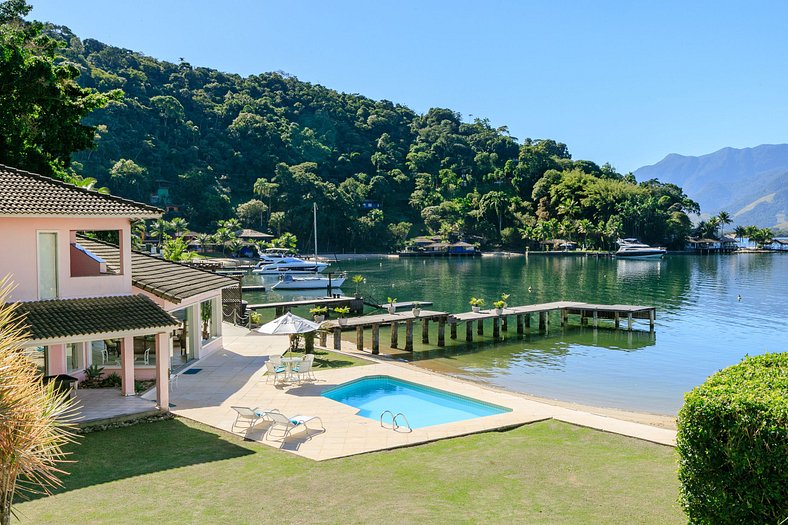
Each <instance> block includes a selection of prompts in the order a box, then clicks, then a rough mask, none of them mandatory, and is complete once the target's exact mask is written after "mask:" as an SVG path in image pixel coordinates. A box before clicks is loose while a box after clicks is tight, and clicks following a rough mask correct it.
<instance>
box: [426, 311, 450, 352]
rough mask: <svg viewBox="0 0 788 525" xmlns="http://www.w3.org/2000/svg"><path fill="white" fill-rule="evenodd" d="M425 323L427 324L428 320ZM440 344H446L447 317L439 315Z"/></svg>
mask: <svg viewBox="0 0 788 525" xmlns="http://www.w3.org/2000/svg"><path fill="white" fill-rule="evenodd" d="M424 324H427V320H426V319H425V320H424ZM438 346H446V318H445V317H439V318H438Z"/></svg>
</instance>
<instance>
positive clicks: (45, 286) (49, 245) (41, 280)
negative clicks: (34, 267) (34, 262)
mask: <svg viewBox="0 0 788 525" xmlns="http://www.w3.org/2000/svg"><path fill="white" fill-rule="evenodd" d="M38 298H39V299H56V298H57V233H54V232H38Z"/></svg>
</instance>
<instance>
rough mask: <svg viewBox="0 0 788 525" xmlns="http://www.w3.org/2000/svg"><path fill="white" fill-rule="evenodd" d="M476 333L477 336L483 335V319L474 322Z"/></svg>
mask: <svg viewBox="0 0 788 525" xmlns="http://www.w3.org/2000/svg"><path fill="white" fill-rule="evenodd" d="M476 333H477V334H478V335H484V319H479V320H478V321H476Z"/></svg>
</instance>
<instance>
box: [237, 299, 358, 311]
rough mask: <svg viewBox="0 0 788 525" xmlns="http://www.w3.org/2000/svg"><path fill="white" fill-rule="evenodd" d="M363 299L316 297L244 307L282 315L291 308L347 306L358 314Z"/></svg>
mask: <svg viewBox="0 0 788 525" xmlns="http://www.w3.org/2000/svg"><path fill="white" fill-rule="evenodd" d="M363 301H364V300H363V299H361V298H358V299H357V298H355V297H348V296H344V295H342V296H339V297H316V298H314V299H303V300H299V301H281V302H277V303H260V304H249V305H246V307H247V308H248V309H250V310H261V309H264V308H275V309H276V315H277V316H279V315H283V314H284V313H285V312H289V311H290V309H292V308H298V307H299V306H325V307H330V306H331V307H336V306H347V307H349V308H350V311H351V312H357V313H360V312H361V311H362V309H363Z"/></svg>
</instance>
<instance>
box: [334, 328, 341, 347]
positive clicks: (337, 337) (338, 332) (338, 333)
mask: <svg viewBox="0 0 788 525" xmlns="http://www.w3.org/2000/svg"><path fill="white" fill-rule="evenodd" d="M334 350H342V329H341V328H339V327H336V328H334Z"/></svg>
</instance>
